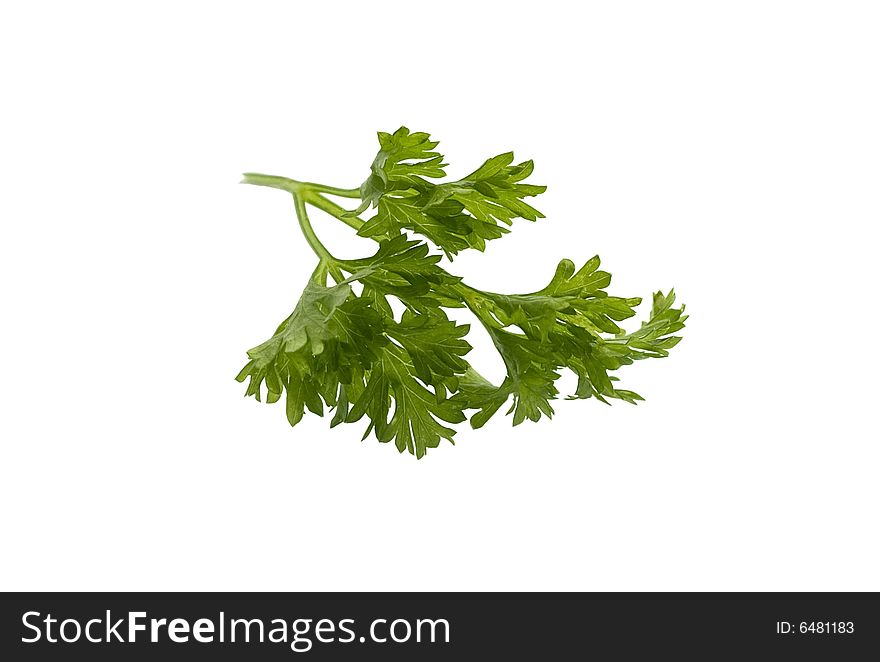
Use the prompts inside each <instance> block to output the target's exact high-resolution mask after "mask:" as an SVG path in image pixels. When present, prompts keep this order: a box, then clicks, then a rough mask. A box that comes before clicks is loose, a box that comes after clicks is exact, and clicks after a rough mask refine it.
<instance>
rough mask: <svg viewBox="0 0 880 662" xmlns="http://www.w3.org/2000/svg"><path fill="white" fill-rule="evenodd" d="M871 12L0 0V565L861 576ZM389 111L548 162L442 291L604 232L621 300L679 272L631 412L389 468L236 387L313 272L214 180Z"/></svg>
mask: <svg viewBox="0 0 880 662" xmlns="http://www.w3.org/2000/svg"><path fill="white" fill-rule="evenodd" d="M878 33H880V16H878V10H877V6H876V4H874V3H868V2H866V3H855V2H824V3H820V2H790V3H786V2H736V3H734V2H731V3H717V2H716V3H705V2H664V3H655V2H646V3H573V2H549V1H545V2H541V3H534V2H529V3H518V2H511V1H505V2H472V1H471V2H462V3H456V2H444V3H432V4H429V3H416V2H399V3H398V2H357V3H340V2H329V1H326V2H320V3H309V4H306V3H292V2H286V3H268V2H251V3H244V2H239V3H222V2H205V3H196V2H173V3H172V2H167V3H161V2H153V3H141V4H140V7H139V8H138V7H137V6H135V5H134V4H133V3H110V2H108V3H95V2H83V3H61V2H57V3H7V4H6V5H4V9H3V10H2V12H0V62H2V64H0V68H2V69H0V72H2V80H0V85H2V88H0V95H2V98H3V101H2V105H0V117H2V122H0V180H2V196H0V220H2V241H0V275H2V283H3V286H2V311H3V312H2V325H0V339H2V351H3V359H2V366H3V379H2V383H0V395H2V400H0V402H2V404H0V407H2V419H0V437H2V459H0V471H2V484H0V497H2V506H0V508H2V516H0V525H2V532H3V533H2V546H0V555H2V563H0V588H3V589H109V590H135V589H147V590H151V589H157V590H159V589H181V590H189V589H217V590H219V589H231V590H238V589H253V590H274V589H286V590H306V589H311V590H343V589H382V590H384V589H388V590H391V589H399V590H446V589H471V590H484V589H501V590H513V589H553V590H570V589H579V590H600V589H603V590H636V589H643V590H644V589H648V590H654V589H671V590H684V589H694V590H709V589H726V590H745V589H763V590H782V589H793V590H807V589H818V590H830V589H839V590H861V589H873V590H878V589H880V570H878V564H877V559H878V558H880V540H878V530H877V519H878V518H877V504H878V496H880V495H878V493H880V488H878V483H877V475H878V460H880V451H878V448H877V418H876V413H875V412H876V407H877V405H876V395H877V381H876V380H877V368H878V365H877V363H878V361H877V350H876V349H875V347H874V345H875V344H876V340H875V337H876V332H877V322H878V316H877V299H876V293H877V289H876V283H877V267H876V252H877V242H876V228H877V223H878V220H880V196H878V175H880V157H878V154H880V122H878V118H880V92H878V89H880V88H878V74H880V71H878V70H880V40H878V38H877V35H878ZM401 124H406V125H407V126H409V127H410V128H411V129H413V130H423V131H429V132H431V133H432V134H434V135H435V136H436V137H437V138H439V139H440V140H441V141H442V143H441V147H442V149H443V151H444V153H445V154H446V155H447V158H448V160H449V162H450V163H451V164H452V165H451V167H450V168H449V173H450V175H453V176H460V175H463V174H465V173H466V172H469V171H470V170H471V169H473V168H474V167H476V165H478V164H479V163H480V162H481V161H482V159H484V158H486V157H488V156H490V155H493V154H496V153H498V152H501V151H505V150H507V149H515V150H516V152H517V156H518V157H521V158H534V159H535V161H536V163H537V168H536V171H535V175H534V180H535V181H536V182H537V183H546V184H549V186H550V188H549V190H548V192H547V193H546V194H545V195H544V196H542V198H540V200H539V204H538V206H539V207H540V208H541V209H542V210H543V211H544V212H545V213H546V214H547V218H546V219H545V220H542V221H540V222H539V223H537V224H528V223H525V222H519V223H518V225H517V226H516V227H515V229H514V232H513V233H512V234H511V235H509V236H508V237H506V238H504V239H501V240H499V241H497V242H495V243H493V244H490V246H489V249H488V251H487V253H486V254H479V253H475V254H473V255H470V254H468V255H463V256H461V258H460V259H457V260H456V261H455V263H454V264H453V266H452V267H451V268H452V270H453V271H454V272H455V273H458V274H462V275H465V276H466V277H467V279H468V281H469V282H471V283H473V284H475V285H477V286H481V287H484V288H487V289H500V290H502V291H510V292H515V291H529V290H534V289H537V288H539V287H541V286H543V285H544V284H545V283H546V281H547V280H548V279H549V277H550V276H551V275H552V272H553V269H554V266H555V264H556V262H557V261H558V260H559V259H560V258H561V257H570V258H572V259H574V260H575V261H576V262H578V263H582V262H583V261H585V260H586V259H588V258H589V257H590V256H592V255H593V254H595V253H600V254H601V256H602V258H603V265H604V267H605V268H607V269H608V270H610V271H611V272H612V273H613V274H614V282H613V283H612V287H611V292H612V293H615V294H621V295H626V296H635V295H642V296H647V295H649V294H650V292H651V291H652V290H655V289H658V288H668V287H670V286H675V287H676V290H677V292H678V293H679V295H680V297H681V299H682V300H683V301H684V302H686V303H687V306H688V311H689V312H690V313H691V319H690V321H689V323H688V327H687V329H686V330H685V340H684V342H682V343H681V345H679V347H677V348H676V349H675V350H674V352H673V355H672V356H671V357H670V358H669V359H665V360H662V361H650V362H644V363H641V364H637V365H635V366H632V367H630V368H628V369H624V371H622V373H621V374H622V377H623V384H624V385H625V386H628V387H630V388H633V389H635V390H637V391H639V392H640V393H642V394H643V395H644V396H645V397H646V398H647V401H646V402H644V403H642V404H640V405H639V406H638V407H632V406H629V405H626V404H624V403H620V404H616V405H614V406H613V407H605V406H604V405H602V404H600V403H597V402H595V401H586V402H565V401H560V402H559V405H558V407H557V415H556V417H555V418H554V419H553V420H552V421H546V420H544V421H542V422H541V423H539V424H537V425H535V424H528V423H527V424H523V425H522V426H520V427H518V428H515V429H514V428H512V427H511V426H510V419H509V418H503V417H500V416H499V417H498V418H497V419H496V420H493V421H492V422H491V423H490V424H489V425H488V426H487V427H486V428H484V429H483V430H480V431H476V432H474V431H471V430H469V429H468V428H462V430H461V432H460V433H459V434H458V436H457V437H456V440H457V443H456V445H455V446H454V447H453V446H451V445H449V444H444V445H443V446H442V447H441V448H439V449H436V450H434V451H431V452H430V453H429V455H428V457H427V458H426V459H425V460H422V461H418V462H417V461H416V460H415V459H414V458H412V457H411V456H409V455H399V454H398V453H397V451H396V450H395V449H394V447H393V446H391V445H383V444H379V443H377V442H376V441H375V440H373V439H370V440H368V441H365V442H363V443H361V442H360V441H359V439H360V435H361V432H362V431H363V423H360V424H357V425H352V426H340V427H338V428H335V429H334V430H332V431H331V430H329V429H328V421H327V419H319V418H317V417H315V416H311V415H307V418H306V419H305V420H304V422H303V423H302V424H301V425H300V426H299V427H297V428H295V429H291V428H290V427H289V426H288V424H287V422H286V419H285V416H284V413H283V408H282V407H281V406H280V405H275V406H267V405H261V404H258V403H256V402H254V401H253V400H252V399H245V398H244V397H242V396H243V390H244V389H243V386H242V385H240V384H238V383H237V382H235V381H234V379H233V377H234V376H235V374H236V373H237V372H238V370H239V368H240V367H241V365H243V362H244V360H245V350H246V349H248V348H249V347H252V346H253V345H255V344H257V343H259V342H261V341H263V340H265V339H266V338H267V337H268V336H269V335H271V333H272V331H273V330H274V328H275V326H276V325H277V324H278V323H279V322H280V321H281V320H282V319H283V318H284V317H286V316H287V314H288V313H289V312H290V310H291V308H292V306H293V305H294V303H295V300H296V297H297V296H298V294H299V292H300V290H301V289H302V287H303V285H304V283H305V280H306V278H307V277H308V275H309V274H310V273H311V270H312V268H313V266H314V264H313V257H312V255H311V253H310V251H309V248H308V246H307V245H306V243H305V242H304V240H303V239H302V237H301V236H300V235H299V231H298V229H297V227H296V223H295V219H294V216H293V210H292V205H291V202H290V200H289V198H288V197H287V196H285V195H284V194H282V193H280V192H278V191H273V190H270V189H259V188H255V187H246V186H239V185H238V184H237V182H238V180H239V178H240V173H241V172H243V171H249V170H256V171H261V172H268V173H273V174H279V175H286V176H290V177H295V178H302V179H311V180H313V181H319V182H324V183H328V184H334V185H338V186H343V187H353V186H357V185H358V184H359V183H360V182H361V181H362V180H363V179H364V177H365V176H366V172H367V169H368V167H369V163H370V161H371V160H372V158H373V155H374V153H375V151H376V140H375V132H376V131H377V130H390V131H393V130H394V129H396V128H397V127H398V126H399V125H401ZM315 224H316V228H317V231H318V232H319V233H320V235H321V236H322V238H323V239H324V240H325V243H327V244H329V245H330V246H332V247H333V249H334V250H335V251H336V252H337V253H339V254H340V255H342V256H357V255H362V254H366V253H368V252H370V251H371V250H372V248H371V246H370V245H369V242H366V240H357V239H352V238H350V234H351V233H350V230H349V229H348V228H346V227H344V226H342V225H341V224H338V223H335V222H333V221H331V220H330V219H329V217H322V216H321V215H320V214H319V213H318V212H315ZM483 340H485V339H484V338H480V337H479V336H477V338H476V342H478V343H479V344H480V345H481V347H480V348H479V349H477V350H475V351H474V353H473V360H474V362H475V363H476V364H477V365H478V366H479V367H481V368H483V369H484V370H486V372H488V373H490V374H492V375H494V376H497V375H498V372H499V370H500V368H499V366H498V365H497V364H496V363H495V361H496V360H497V359H494V358H493V355H492V353H491V352H490V351H489V350H488V349H487V348H486V347H485V346H484V345H483V344H482V341H483ZM568 385H569V386H571V382H570V381H569V382H568Z"/></svg>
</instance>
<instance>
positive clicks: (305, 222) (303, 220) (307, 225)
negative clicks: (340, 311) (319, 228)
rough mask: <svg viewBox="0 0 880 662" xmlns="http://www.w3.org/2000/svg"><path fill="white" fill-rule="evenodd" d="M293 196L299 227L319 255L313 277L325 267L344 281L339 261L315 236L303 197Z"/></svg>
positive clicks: (332, 274) (335, 276) (337, 279)
mask: <svg viewBox="0 0 880 662" xmlns="http://www.w3.org/2000/svg"><path fill="white" fill-rule="evenodd" d="M292 195H293V204H294V205H295V207H296V218H297V220H299V227H300V229H301V230H302V233H303V236H304V237H305V238H306V241H307V242H308V243H309V246H311V247H312V250H313V251H315V255H317V256H318V259H319V260H320V263H319V264H318V268H317V269H316V270H315V274H313V277H314V276H315V275H317V274H318V273H319V272H320V271H321V266H322V265H325V266H326V268H327V270H328V271H329V272H330V275H331V276H333V278H335V279H336V281H337V282H340V281H342V280H344V279H345V276H343V275H342V271H340V269H339V267H338V266H336V263H337V259H336V258H335V257H333V256H332V255H331V254H330V251H328V250H327V247H326V246H324V244H322V243H321V240H320V239H318V235H316V234H315V230H314V228H312V224H311V222H310V221H309V215H308V214H307V213H306V204H305V201H304V200H303V196H302V195H300V194H299V193H292Z"/></svg>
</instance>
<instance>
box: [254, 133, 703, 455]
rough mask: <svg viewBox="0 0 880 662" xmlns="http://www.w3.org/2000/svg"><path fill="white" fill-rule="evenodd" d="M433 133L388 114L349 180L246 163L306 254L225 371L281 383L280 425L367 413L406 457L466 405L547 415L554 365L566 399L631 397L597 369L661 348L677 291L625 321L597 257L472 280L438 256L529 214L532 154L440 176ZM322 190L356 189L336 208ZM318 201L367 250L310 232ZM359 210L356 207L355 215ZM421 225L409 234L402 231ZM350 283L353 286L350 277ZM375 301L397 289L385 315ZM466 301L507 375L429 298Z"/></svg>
mask: <svg viewBox="0 0 880 662" xmlns="http://www.w3.org/2000/svg"><path fill="white" fill-rule="evenodd" d="M437 145H438V143H437V142H436V141H433V140H431V138H430V136H429V135H428V134H426V133H413V132H410V131H409V130H408V129H407V128H405V127H401V128H400V129H398V130H397V131H395V132H394V133H393V134H390V133H379V146H380V150H379V153H378V154H377V155H376V158H375V159H374V160H373V163H372V165H371V167H370V174H369V176H368V177H367V179H366V181H364V183H363V184H362V185H361V186H360V187H358V188H355V189H342V188H337V187H333V186H325V185H323V184H315V183H311V182H301V181H297V180H293V179H288V178H286V177H276V176H271V175H261V174H256V173H248V174H245V176H244V182H245V183H248V184H255V185H259V186H268V187H272V188H276V189H281V190H283V191H286V192H287V193H289V194H291V195H292V197H293V201H294V209H295V210H296V216H297V219H298V221H299V225H300V228H301V229H302V232H303V235H304V237H305V239H306V241H307V242H308V244H309V245H310V246H311V248H312V250H313V251H314V252H315V255H316V256H317V258H318V264H317V266H316V268H315V270H314V272H313V273H312V276H311V278H310V279H309V281H308V283H307V284H306V287H305V289H304V291H303V293H302V296H301V297H300V300H299V302H298V303H297V305H296V308H295V309H294V310H293V312H292V313H291V315H290V316H289V317H288V318H287V319H286V320H284V321H283V322H282V323H281V325H280V326H279V327H278V329H277V330H276V331H275V333H274V335H273V336H272V337H271V338H270V339H269V340H267V341H266V342H264V343H262V344H260V345H258V346H256V347H254V348H253V349H251V350H249V351H248V357H249V359H250V360H249V361H248V363H247V364H246V365H245V366H244V368H243V369H242V370H241V372H240V373H239V375H238V377H237V379H238V380H239V381H242V382H243V381H245V380H248V385H247V392H246V393H247V395H252V396H254V397H255V398H256V399H257V400H261V399H262V398H263V397H265V399H266V401H267V402H278V401H279V400H281V398H282V397H284V398H285V407H286V411H287V418H288V421H289V422H290V424H291V425H296V424H297V423H298V422H299V421H300V420H301V419H302V417H303V415H304V413H305V410H306V409H308V410H309V411H311V412H312V413H314V414H317V415H319V416H323V414H324V411H325V409H328V410H332V411H333V417H332V419H331V422H330V425H331V426H336V425H338V424H339V423H354V422H356V421H359V420H361V419H362V418H364V417H366V418H367V420H368V424H367V428H366V432H365V433H364V438H366V437H367V436H369V434H370V433H371V432H372V433H374V434H375V436H376V438H377V439H378V440H379V441H382V442H388V441H394V443H395V445H396V447H397V449H398V450H399V451H401V452H403V451H409V452H410V453H412V454H413V455H415V456H416V457H418V458H421V457H423V456H424V455H425V453H426V452H427V449H429V448H435V447H437V446H438V445H439V444H440V441H441V440H442V439H448V440H449V441H452V440H453V435H454V434H455V430H454V429H453V428H452V427H450V426H451V425H454V424H456V423H461V422H463V421H464V420H466V419H467V417H468V415H469V416H470V423H471V425H472V426H473V427H474V428H479V427H481V426H482V425H484V424H485V423H486V421H488V420H489V418H491V417H492V416H493V415H494V414H495V413H496V412H497V411H498V410H499V409H500V408H501V407H502V406H503V405H505V404H506V403H508V402H510V403H511V407H510V409H509V411H508V413H512V414H513V424H514V425H518V424H520V423H522V422H523V421H524V420H526V419H529V420H531V421H537V420H539V419H540V418H541V417H542V416H547V417H550V416H552V415H553V407H552V406H551V404H550V403H551V401H552V400H554V399H556V398H557V397H558V396H559V392H558V390H557V389H556V385H555V383H556V380H557V379H559V377H560V373H561V371H562V370H564V369H568V370H570V371H572V372H573V373H574V374H576V375H577V378H578V383H577V388H576V389H575V392H574V393H573V394H572V395H570V396H569V398H570V399H580V398H596V399H598V400H600V401H601V402H604V403H606V404H607V403H608V402H609V400H612V399H617V400H624V401H626V402H630V403H635V402H637V401H639V400H641V399H642V397H641V396H640V395H638V394H637V393H635V392H633V391H630V390H625V389H622V388H618V387H617V383H618V378H617V377H616V376H614V375H612V374H611V373H613V372H614V371H616V370H617V369H619V368H620V367H622V366H624V365H629V364H631V363H633V362H634V361H637V360H641V359H646V358H661V357H665V356H667V355H668V353H669V350H670V349H671V348H672V347H674V346H675V345H676V344H677V343H678V342H679V341H680V340H681V338H680V337H679V336H676V335H674V334H675V333H676V332H677V331H679V330H681V329H682V328H683V327H684V322H685V320H686V319H687V316H686V315H685V314H684V306H679V307H675V306H674V303H675V294H674V292H673V291H671V290H670V292H669V293H668V294H663V293H662V292H657V293H656V294H654V298H653V305H652V307H651V312H650V315H649V317H648V319H647V320H646V321H644V322H642V325H641V327H640V328H638V329H636V330H635V331H632V332H629V333H627V332H626V331H625V330H624V329H623V328H622V327H621V326H620V325H619V324H618V323H619V322H622V321H624V320H627V319H629V318H630V317H633V316H634V315H635V307H636V306H638V305H639V304H640V303H641V299H639V298H622V297H616V296H611V295H609V294H608V293H607V292H606V288H607V287H608V286H609V284H610V283H611V275H610V274H609V273H608V272H606V271H602V270H600V269H599V266H600V262H599V258H598V256H596V257H593V258H591V259H590V260H588V261H587V262H586V263H584V264H583V266H581V267H580V268H579V269H578V268H577V266H576V265H575V264H574V263H573V262H572V261H571V260H568V259H564V260H562V261H561V262H560V263H559V265H558V267H557V268H556V272H555V273H554V274H553V276H552V278H551V279H550V282H549V283H548V284H547V285H546V286H545V287H543V288H542V289H540V290H537V291H535V292H532V293H528V294H502V293H496V292H486V291H483V290H479V289H476V288H474V287H471V286H469V285H467V284H466V283H465V282H464V281H463V280H462V279H461V278H460V277H458V276H455V275H452V274H450V273H449V272H448V271H446V269H445V268H443V267H442V266H441V265H440V262H441V261H442V256H441V255H440V254H437V253H433V252H432V251H431V248H430V245H433V246H434V247H436V248H437V249H439V250H440V251H442V253H443V254H444V255H445V256H446V257H447V258H448V259H450V260H451V259H452V258H453V256H455V255H456V254H458V253H459V252H461V251H463V250H467V249H476V250H479V251H483V250H485V248H486V242H488V241H491V240H493V239H498V238H500V237H502V236H503V235H504V234H506V233H507V232H509V231H510V226H511V225H512V224H513V221H514V220H515V219H524V220H528V221H535V220H537V219H538V218H543V214H541V212H539V211H538V210H537V209H535V208H534V207H532V206H531V204H530V203H529V202H527V200H526V199H527V198H532V197H534V196H536V195H539V194H541V193H543V192H544V190H545V188H546V187H544V186H537V185H534V184H529V183H526V182H525V180H526V179H527V178H528V177H529V176H530V175H531V173H532V170H533V169H534V164H533V163H532V162H531V161H524V162H522V163H519V164H514V156H513V153H512V152H506V153H504V154H499V155H498V156H494V157H492V158H490V159H488V160H487V161H486V162H485V163H483V165H481V166H480V167H479V168H477V169H476V170H474V171H473V172H472V173H471V174H469V175H467V176H466V177H463V178H462V179H459V180H456V181H446V182H444V181H440V180H441V178H443V177H445V176H446V172H445V167H446V164H445V163H443V158H444V157H443V156H442V155H441V154H440V153H439V152H437V151H436V148H437ZM328 196H334V197H337V198H349V199H356V200H360V204H359V205H358V206H356V207H355V208H354V209H351V210H348V209H346V208H345V207H343V206H341V205H340V204H338V203H337V202H334V201H333V200H331V199H330V197H328ZM310 206H311V207H315V208H317V209H321V210H323V211H325V212H327V213H329V214H330V215H331V216H333V217H335V218H337V219H338V220H340V221H342V222H343V223H345V224H347V225H349V226H350V227H352V228H353V229H355V230H356V231H357V233H358V234H359V235H360V236H363V237H370V238H372V239H374V240H375V241H376V242H377V243H378V246H377V249H376V252H375V253H374V254H373V255H370V256H366V257H363V258H360V259H356V260H342V259H338V258H336V257H334V256H333V254H332V253H331V252H330V251H329V250H328V249H327V247H326V246H324V244H323V243H321V241H320V239H319V238H318V236H317V235H316V234H315V231H314V229H313V228H312V225H311V222H310V220H309V216H308V208H309V207H310ZM369 210H375V213H373V214H372V215H371V216H369V217H368V218H362V216H363V215H364V214H365V213H368V211H369ZM414 237H421V238H414ZM354 284H358V286H359V287H357V288H354V287H352V286H353V285H354ZM390 300H396V301H399V302H400V303H402V304H403V308H404V312H403V314H402V315H397V316H396V315H395V314H394V311H393V309H392V306H391V304H390V303H389V301H390ZM462 307H467V308H468V309H469V310H470V311H471V312H472V313H473V314H474V316H475V317H476V318H477V320H478V321H479V323H480V324H481V325H482V326H483V327H484V328H485V329H486V331H487V332H488V334H489V337H490V338H491V339H492V342H493V344H494V346H495V348H496V350H497V351H498V353H499V354H500V355H501V358H502V359H503V361H504V365H505V367H506V371H507V374H506V376H505V378H504V380H503V381H502V383H501V384H497V385H496V384H493V383H491V382H489V381H488V380H487V379H485V378H484V377H482V376H481V375H480V374H479V373H477V372H476V371H475V370H474V369H473V368H472V367H471V366H470V365H469V364H468V362H467V359H466V358H465V356H466V355H467V353H468V352H469V351H470V349H471V345H470V344H469V343H468V342H467V340H466V339H465V338H466V336H467V334H468V331H469V330H470V326H469V325H467V324H457V323H456V322H454V321H452V320H450V319H449V317H448V316H447V314H446V312H445V309H451V308H462Z"/></svg>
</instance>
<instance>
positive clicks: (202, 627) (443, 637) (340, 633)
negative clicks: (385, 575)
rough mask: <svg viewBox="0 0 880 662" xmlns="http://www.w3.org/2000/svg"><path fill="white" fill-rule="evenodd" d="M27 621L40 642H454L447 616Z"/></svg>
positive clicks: (141, 615)
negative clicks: (365, 623) (364, 623)
mask: <svg viewBox="0 0 880 662" xmlns="http://www.w3.org/2000/svg"><path fill="white" fill-rule="evenodd" d="M21 620H22V625H23V626H24V627H25V628H26V630H27V636H22V638H21V641H22V642H23V643H26V644H36V643H50V644H55V643H60V642H63V643H68V644H72V643H77V642H80V641H87V642H90V643H95V644H98V643H114V642H116V643H146V642H149V643H159V642H171V643H175V644H187V643H202V644H212V643H221V644H222V643H236V642H245V643H264V642H270V643H276V644H280V643H284V644H289V645H290V648H291V650H293V651H294V652H298V653H304V652H307V651H309V650H311V648H312V646H313V644H314V642H316V641H317V642H319V643H325V644H330V643H342V644H344V643H351V642H354V641H359V642H361V643H364V642H366V641H370V642H374V643H386V642H389V641H390V642H393V643H404V642H407V641H416V642H425V643H434V642H437V643H440V642H443V643H449V622H448V621H447V620H446V619H442V618H441V619H416V620H415V621H414V622H412V623H411V622H410V621H409V620H406V619H402V618H399V619H395V620H393V621H388V620H387V619H384V618H378V619H374V620H373V621H372V622H371V623H370V626H369V637H367V635H362V636H358V635H357V634H356V632H355V630H354V629H353V626H354V624H355V621H354V619H351V618H343V619H340V620H338V621H335V620H332V619H328V618H322V619H317V620H316V619H312V618H298V619H294V620H285V619H282V618H275V619H271V620H268V621H267V620H264V619H261V618H252V619H245V618H227V617H226V614H225V613H224V612H222V611H221V612H220V613H219V615H218V617H217V619H216V620H214V619H210V618H199V619H196V620H194V621H190V620H188V619H185V618H172V619H167V618H148V615H147V612H144V611H130V612H127V613H126V614H125V616H123V617H121V618H117V617H116V616H114V615H113V614H112V613H111V611H110V610H109V609H108V610H106V612H105V615H104V617H103V618H92V619H89V620H85V621H81V620H79V619H76V618H65V619H62V620H59V619H58V618H55V617H53V616H52V614H46V615H45V616H44V615H43V614H42V613H40V612H38V611H28V612H25V613H24V614H23V615H22V618H21Z"/></svg>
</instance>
